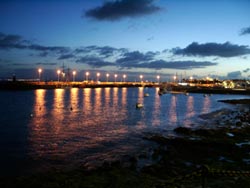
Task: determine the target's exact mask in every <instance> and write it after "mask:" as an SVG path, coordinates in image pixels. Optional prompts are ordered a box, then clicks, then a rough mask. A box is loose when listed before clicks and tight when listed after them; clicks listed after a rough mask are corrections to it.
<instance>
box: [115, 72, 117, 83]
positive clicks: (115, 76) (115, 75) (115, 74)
mask: <svg viewBox="0 0 250 188" xmlns="http://www.w3.org/2000/svg"><path fill="white" fill-rule="evenodd" d="M116 78H117V74H115V82H116Z"/></svg>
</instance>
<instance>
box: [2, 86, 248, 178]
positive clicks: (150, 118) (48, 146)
mask: <svg viewBox="0 0 250 188" xmlns="http://www.w3.org/2000/svg"><path fill="white" fill-rule="evenodd" d="M146 93H147V94H148V96H147V97H146V96H145V94H146ZM242 98H249V96H244V95H224V94H223V95H222V94H213V95H206V96H204V95H203V94H193V93H189V95H185V94H164V95H161V96H160V95H158V88H147V87H134V88H118V87H114V88H67V89H51V90H45V89H36V90H25V91H0V151H1V154H0V166H1V168H0V175H1V176H12V175H23V174H30V173H36V172H42V171H46V170H50V169H53V168H54V169H57V168H59V169H60V168H64V169H67V168H68V169H70V168H74V167H83V168H85V167H86V168H93V167H95V166H98V165H101V164H103V163H104V162H108V161H115V160H121V159H123V160H124V159H126V158H129V156H132V155H136V154H138V153H140V152H144V153H147V152H150V149H152V147H153V143H151V142H149V141H147V140H146V139H144V137H145V135H148V134H164V135H168V136H175V134H174V131H173V130H174V129H175V128H177V127H180V126H182V127H190V128H195V127H196V126H200V125H201V124H202V122H203V121H202V120H201V118H200V115H201V114H207V113H210V112H213V111H216V110H220V109H223V108H233V105H230V104H226V103H222V102H218V100H222V99H223V100H225V99H242ZM138 102H139V103H141V104H143V107H142V108H139V109H138V108H136V103H138Z"/></svg>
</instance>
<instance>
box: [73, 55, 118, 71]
mask: <svg viewBox="0 0 250 188" xmlns="http://www.w3.org/2000/svg"><path fill="white" fill-rule="evenodd" d="M76 63H83V64H87V65H89V66H91V67H93V68H100V67H104V66H114V63H111V62H107V61H104V60H102V59H101V58H99V57H96V56H85V57H81V58H80V59H78V60H76Z"/></svg>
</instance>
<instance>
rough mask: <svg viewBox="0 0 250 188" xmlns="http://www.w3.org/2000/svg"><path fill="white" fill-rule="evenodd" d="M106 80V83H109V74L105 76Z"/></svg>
mask: <svg viewBox="0 0 250 188" xmlns="http://www.w3.org/2000/svg"><path fill="white" fill-rule="evenodd" d="M106 78H107V79H106V82H108V81H109V73H107V74H106Z"/></svg>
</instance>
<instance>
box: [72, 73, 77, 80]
mask: <svg viewBox="0 0 250 188" xmlns="http://www.w3.org/2000/svg"><path fill="white" fill-rule="evenodd" d="M72 74H73V82H74V81H75V77H76V71H73V72H72Z"/></svg>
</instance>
